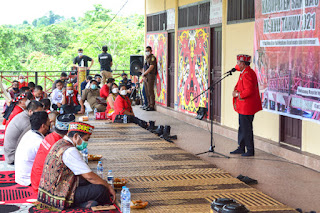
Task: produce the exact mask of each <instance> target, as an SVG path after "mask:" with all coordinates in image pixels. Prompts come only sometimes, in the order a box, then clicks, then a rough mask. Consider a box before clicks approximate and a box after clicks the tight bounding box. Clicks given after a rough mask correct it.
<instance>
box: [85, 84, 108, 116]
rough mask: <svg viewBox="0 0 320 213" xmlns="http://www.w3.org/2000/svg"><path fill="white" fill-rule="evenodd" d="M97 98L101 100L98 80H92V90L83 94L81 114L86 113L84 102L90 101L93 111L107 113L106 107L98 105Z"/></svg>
mask: <svg viewBox="0 0 320 213" xmlns="http://www.w3.org/2000/svg"><path fill="white" fill-rule="evenodd" d="M97 98H100V89H99V88H98V82H97V81H96V80H94V79H93V80H91V82H90V88H89V89H85V90H84V91H83V93H82V97H81V100H80V105H81V111H80V112H81V113H84V111H85V107H84V102H85V101H88V103H89V105H90V107H91V109H92V110H94V109H97V111H98V112H104V111H106V106H105V105H103V104H100V103H98V101H97Z"/></svg>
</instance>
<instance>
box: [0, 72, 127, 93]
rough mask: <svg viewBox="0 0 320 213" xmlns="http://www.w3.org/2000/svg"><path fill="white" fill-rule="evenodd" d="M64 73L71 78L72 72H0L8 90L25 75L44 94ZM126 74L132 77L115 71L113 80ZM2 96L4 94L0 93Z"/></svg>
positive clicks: (117, 80) (48, 91) (92, 73)
mask: <svg viewBox="0 0 320 213" xmlns="http://www.w3.org/2000/svg"><path fill="white" fill-rule="evenodd" d="M62 72H66V73H67V74H68V76H69V78H70V77H71V72H72V71H70V70H68V71H65V70H62V71H0V79H1V81H2V83H3V84H4V85H5V86H6V88H8V87H10V86H11V85H12V82H13V81H14V80H18V77H19V75H23V76H24V77H25V78H26V79H25V80H26V82H27V83H29V82H34V83H35V85H41V86H42V87H43V90H44V92H47V93H50V92H52V85H53V83H54V81H55V80H57V79H59V78H60V74H61V73H62ZM122 73H126V74H127V75H128V77H130V78H131V76H130V70H113V71H112V74H113V78H114V79H115V80H116V82H119V80H120V79H121V74H122ZM95 74H100V70H90V75H91V76H94V75H95ZM0 93H1V94H2V93H3V92H2V91H0Z"/></svg>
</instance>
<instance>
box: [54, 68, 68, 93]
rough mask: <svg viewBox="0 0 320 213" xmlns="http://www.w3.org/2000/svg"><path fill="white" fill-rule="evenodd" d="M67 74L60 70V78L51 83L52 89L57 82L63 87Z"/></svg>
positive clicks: (65, 83)
mask: <svg viewBox="0 0 320 213" xmlns="http://www.w3.org/2000/svg"><path fill="white" fill-rule="evenodd" d="M67 81H68V74H67V73H66V72H62V73H61V74H60V79H58V80H55V81H54V82H53V84H52V91H53V90H54V89H55V88H56V87H57V83H58V82H62V87H63V88H65V87H66V86H67Z"/></svg>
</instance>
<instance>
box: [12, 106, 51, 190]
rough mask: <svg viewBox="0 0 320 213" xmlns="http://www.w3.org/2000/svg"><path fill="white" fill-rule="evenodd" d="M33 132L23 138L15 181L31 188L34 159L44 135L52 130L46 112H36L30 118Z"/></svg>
mask: <svg viewBox="0 0 320 213" xmlns="http://www.w3.org/2000/svg"><path fill="white" fill-rule="evenodd" d="M30 123H31V130H29V131H28V132H26V134H24V136H23V137H22V138H21V141H20V143H19V145H18V147H17V151H16V155H15V160H14V162H15V181H16V183H18V184H20V185H23V186H29V185H30V184H31V180H30V174H31V169H32V165H33V162H34V159H35V157H36V154H37V152H38V149H39V146H40V143H41V141H42V140H43V138H44V135H45V134H46V133H47V132H48V131H49V130H50V120H49V118H48V114H47V113H46V112H45V111H41V112H35V113H33V114H32V115H31V116H30Z"/></svg>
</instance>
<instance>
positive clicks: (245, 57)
mask: <svg viewBox="0 0 320 213" xmlns="http://www.w3.org/2000/svg"><path fill="white" fill-rule="evenodd" d="M237 61H243V62H251V56H250V55H244V54H239V55H237Z"/></svg>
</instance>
